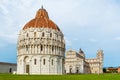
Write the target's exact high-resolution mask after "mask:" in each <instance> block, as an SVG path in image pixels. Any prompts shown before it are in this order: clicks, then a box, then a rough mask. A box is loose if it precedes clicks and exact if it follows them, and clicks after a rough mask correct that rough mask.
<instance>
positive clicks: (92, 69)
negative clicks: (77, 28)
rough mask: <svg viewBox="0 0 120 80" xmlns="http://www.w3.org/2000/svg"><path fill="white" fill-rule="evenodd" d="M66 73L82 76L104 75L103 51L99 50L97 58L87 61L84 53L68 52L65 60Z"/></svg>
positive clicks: (80, 51)
mask: <svg viewBox="0 0 120 80" xmlns="http://www.w3.org/2000/svg"><path fill="white" fill-rule="evenodd" d="M65 73H67V74H82V73H87V74H88V73H89V74H90V73H93V74H101V73H103V51H102V50H98V52H97V56H96V58H91V59H86V58H85V54H84V52H83V51H82V50H81V49H80V50H79V52H76V51H74V50H68V51H67V52H66V58H65Z"/></svg>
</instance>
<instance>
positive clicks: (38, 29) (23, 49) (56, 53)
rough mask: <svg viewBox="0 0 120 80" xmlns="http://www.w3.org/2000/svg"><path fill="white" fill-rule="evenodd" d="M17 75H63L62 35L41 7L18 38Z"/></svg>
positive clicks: (63, 42) (63, 51) (63, 48)
mask: <svg viewBox="0 0 120 80" xmlns="http://www.w3.org/2000/svg"><path fill="white" fill-rule="evenodd" d="M17 47H18V48H17V49H18V50H17V51H18V52H17V74H63V73H64V53H65V41H64V35H63V33H62V31H61V30H60V29H59V27H58V26H57V25H56V24H55V23H54V22H53V21H52V20H50V19H49V16H48V13H47V11H46V10H45V9H44V8H43V7H42V8H41V9H39V10H38V11H37V13H36V16H35V18H34V19H32V20H30V21H29V22H28V23H27V24H26V25H25V26H24V27H23V29H22V30H20V33H19V36H18V46H17Z"/></svg>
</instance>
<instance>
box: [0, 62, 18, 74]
mask: <svg viewBox="0 0 120 80" xmlns="http://www.w3.org/2000/svg"><path fill="white" fill-rule="evenodd" d="M16 69H17V64H14V63H6V62H0V73H13V72H14V71H16Z"/></svg>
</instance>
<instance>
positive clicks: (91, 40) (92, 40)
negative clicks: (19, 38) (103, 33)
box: [90, 38, 98, 42]
mask: <svg viewBox="0 0 120 80" xmlns="http://www.w3.org/2000/svg"><path fill="white" fill-rule="evenodd" d="M90 42H98V41H97V40H96V39H94V38H91V39H90Z"/></svg>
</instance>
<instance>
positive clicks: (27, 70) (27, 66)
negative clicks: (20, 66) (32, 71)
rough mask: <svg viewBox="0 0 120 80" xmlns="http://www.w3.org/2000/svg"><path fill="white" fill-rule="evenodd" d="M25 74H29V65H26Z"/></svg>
mask: <svg viewBox="0 0 120 80" xmlns="http://www.w3.org/2000/svg"><path fill="white" fill-rule="evenodd" d="M26 73H28V74H29V65H26Z"/></svg>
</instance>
